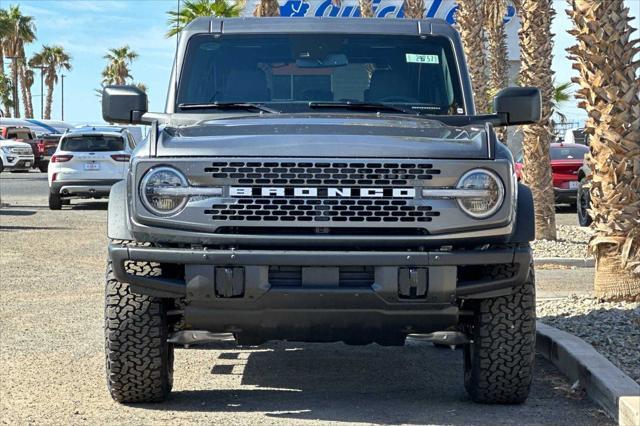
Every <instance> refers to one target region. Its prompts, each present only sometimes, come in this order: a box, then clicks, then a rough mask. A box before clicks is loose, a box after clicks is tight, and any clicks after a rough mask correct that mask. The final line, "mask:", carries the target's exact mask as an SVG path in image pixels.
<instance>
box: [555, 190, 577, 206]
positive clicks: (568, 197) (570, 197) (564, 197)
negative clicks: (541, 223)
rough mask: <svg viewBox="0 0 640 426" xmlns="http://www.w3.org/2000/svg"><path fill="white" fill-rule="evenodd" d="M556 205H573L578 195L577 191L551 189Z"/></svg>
mask: <svg viewBox="0 0 640 426" xmlns="http://www.w3.org/2000/svg"><path fill="white" fill-rule="evenodd" d="M553 194H554V195H555V200H556V203H575V202H576V196H577V194H578V190H577V189H564V188H553Z"/></svg>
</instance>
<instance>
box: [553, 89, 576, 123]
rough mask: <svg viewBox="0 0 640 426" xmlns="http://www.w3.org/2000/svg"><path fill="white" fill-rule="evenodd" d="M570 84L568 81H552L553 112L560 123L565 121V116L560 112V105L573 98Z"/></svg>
mask: <svg viewBox="0 0 640 426" xmlns="http://www.w3.org/2000/svg"><path fill="white" fill-rule="evenodd" d="M572 86H573V83H571V82H570V81H565V82H564V83H560V84H556V82H555V81H554V82H553V112H554V114H557V115H558V117H559V118H560V122H561V123H566V122H567V116H566V115H564V114H563V113H562V112H560V107H561V106H562V105H563V104H566V103H567V102H569V101H570V100H571V99H573V91H572V89H571V87H572Z"/></svg>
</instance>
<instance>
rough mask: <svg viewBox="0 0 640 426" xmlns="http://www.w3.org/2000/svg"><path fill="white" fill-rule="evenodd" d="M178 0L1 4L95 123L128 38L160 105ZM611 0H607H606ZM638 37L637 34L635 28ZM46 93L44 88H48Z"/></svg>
mask: <svg viewBox="0 0 640 426" xmlns="http://www.w3.org/2000/svg"><path fill="white" fill-rule="evenodd" d="M176 1H177V0H93V1H90V0H0V8H7V7H8V6H9V5H14V4H19V5H20V8H21V10H22V11H23V13H25V14H28V15H31V16H33V17H34V19H35V24H36V27H37V37H38V40H37V41H36V42H35V43H33V44H31V45H28V46H27V48H26V50H27V56H31V54H32V53H33V52H35V51H37V50H39V49H40V48H41V46H42V44H47V45H52V44H59V45H62V46H64V48H65V49H66V50H67V51H68V52H69V53H70V54H71V56H72V65H73V69H72V70H71V71H70V72H65V75H66V77H65V81H64V83H65V93H64V101H65V105H64V112H65V117H64V118H65V121H69V122H72V123H77V124H81V123H96V122H100V121H101V112H100V104H99V98H98V97H97V96H96V93H95V91H94V89H97V88H99V87H100V80H101V76H100V73H101V71H102V69H103V68H104V66H105V63H106V61H105V60H104V59H103V56H104V55H105V53H106V51H107V50H108V49H109V48H113V47H120V46H122V45H125V44H128V45H129V46H130V47H131V48H132V49H133V50H134V51H135V52H137V53H138V54H139V58H138V59H137V60H136V61H134V63H133V65H132V66H131V74H132V75H133V77H134V81H135V82H143V83H144V84H145V85H146V86H147V87H148V95H149V110H150V111H162V110H163V109H164V100H165V97H166V93H167V87H168V80H169V74H170V72H171V65H172V61H173V55H174V51H175V38H171V39H167V38H165V33H166V30H167V14H166V12H167V11H168V10H171V9H174V8H175V7H176ZM603 1H607V0H603ZM625 3H627V5H628V6H629V7H630V8H631V15H632V16H633V17H634V18H635V19H634V21H633V22H632V25H633V26H634V28H638V26H639V19H638V18H639V16H640V0H625ZM554 7H555V9H556V12H557V15H556V18H555V20H554V23H553V28H552V31H553V32H554V33H555V35H556V36H555V45H554V60H553V70H554V71H555V73H556V81H558V82H564V81H569V80H570V79H571V76H572V75H575V71H573V70H572V69H571V61H570V60H569V59H567V57H566V56H567V53H566V48H567V47H569V46H571V45H573V44H574V39H573V37H572V36H570V35H569V34H568V33H567V30H569V29H570V28H571V23H570V20H569V18H568V17H567V15H566V14H565V12H564V11H565V9H567V7H568V4H567V2H566V0H554ZM635 36H636V37H637V36H638V34H637V33H636V35H635ZM38 74H39V72H36V83H35V84H34V86H33V88H32V91H33V95H34V98H33V103H34V109H35V115H36V117H40V78H39V75H38ZM45 95H46V93H45ZM563 112H564V113H565V114H566V115H567V116H568V118H569V120H570V121H582V120H584V117H585V114H584V112H583V111H582V110H580V109H579V108H577V106H575V105H574V103H571V104H568V105H565V106H564V107H563ZM52 118H53V119H60V118H61V93H60V85H58V86H57V87H56V90H55V91H54V105H53V112H52Z"/></svg>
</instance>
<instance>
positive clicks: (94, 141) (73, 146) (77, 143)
mask: <svg viewBox="0 0 640 426" xmlns="http://www.w3.org/2000/svg"><path fill="white" fill-rule="evenodd" d="M60 150H61V151H76V152H98V151H122V150H124V139H122V137H120V136H102V135H93V136H71V137H67V138H65V139H64V140H63V141H62V145H61V146H60Z"/></svg>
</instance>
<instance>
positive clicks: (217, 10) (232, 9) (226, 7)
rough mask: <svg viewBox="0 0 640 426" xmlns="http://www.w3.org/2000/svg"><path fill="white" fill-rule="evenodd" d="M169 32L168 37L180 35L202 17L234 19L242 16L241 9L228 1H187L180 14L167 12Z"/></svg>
mask: <svg viewBox="0 0 640 426" xmlns="http://www.w3.org/2000/svg"><path fill="white" fill-rule="evenodd" d="M167 14H168V15H169V20H168V21H167V24H168V25H169V31H167V34H166V37H167V38H169V37H173V36H174V35H176V34H179V33H180V31H182V29H183V28H184V27H185V26H187V24H189V22H191V21H193V20H194V19H196V18H198V17H200V16H217V17H223V16H224V17H233V16H239V15H240V7H239V6H238V4H237V3H228V2H227V1H226V0H185V2H184V4H183V5H182V6H181V7H180V12H178V11H177V10H170V11H168V12H167Z"/></svg>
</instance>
